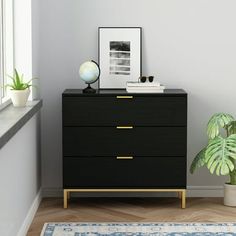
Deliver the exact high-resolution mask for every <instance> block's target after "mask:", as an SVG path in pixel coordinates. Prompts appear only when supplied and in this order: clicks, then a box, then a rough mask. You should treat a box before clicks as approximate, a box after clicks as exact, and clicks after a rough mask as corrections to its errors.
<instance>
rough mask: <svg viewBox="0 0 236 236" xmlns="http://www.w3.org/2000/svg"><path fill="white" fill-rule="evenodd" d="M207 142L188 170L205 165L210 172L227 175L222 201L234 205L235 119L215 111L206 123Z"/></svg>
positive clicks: (235, 164)
mask: <svg viewBox="0 0 236 236" xmlns="http://www.w3.org/2000/svg"><path fill="white" fill-rule="evenodd" d="M207 135H208V139H209V140H208V144H207V145H206V146H205V147H204V148H203V149H202V150H201V151H200V152H199V153H198V154H197V155H196V157H195V158H194V160H193V162H192V164H191V167H190V172H191V173H192V174H193V173H194V171H195V170H196V169H197V168H199V167H202V166H206V167H207V168H208V169H209V171H210V173H211V174H214V173H215V174H216V175H218V176H220V175H229V177H230V182H229V183H226V184H225V188H224V194H225V198H224V203H225V205H228V206H236V120H235V119H234V117H233V116H232V115H230V114H226V113H217V114H215V115H213V116H212V117H211V119H210V120H209V122H208V124H207Z"/></svg>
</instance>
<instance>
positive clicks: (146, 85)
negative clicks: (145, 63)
mask: <svg viewBox="0 0 236 236" xmlns="http://www.w3.org/2000/svg"><path fill="white" fill-rule="evenodd" d="M160 85H161V84H160V83H159V82H157V81H154V82H151V83H150V82H145V83H141V82H127V83H126V86H127V87H155V86H160Z"/></svg>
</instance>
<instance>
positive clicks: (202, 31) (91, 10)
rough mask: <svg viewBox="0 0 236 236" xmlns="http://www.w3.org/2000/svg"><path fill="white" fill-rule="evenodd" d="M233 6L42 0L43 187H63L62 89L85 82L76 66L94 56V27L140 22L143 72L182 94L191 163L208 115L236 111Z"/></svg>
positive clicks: (200, 179) (192, 1) (216, 182)
mask: <svg viewBox="0 0 236 236" xmlns="http://www.w3.org/2000/svg"><path fill="white" fill-rule="evenodd" d="M235 9H236V1H234V0H138V1H137V0H119V1H114V0H99V1H98V0H97V1H94V0H86V1H84V0H69V1H68V0H40V77H41V83H42V98H43V99H44V104H45V105H44V108H43V112H42V154H43V186H44V188H49V189H50V188H60V187H61V186H62V161H61V159H62V153H61V147H62V145H61V93H62V92H63V90H64V89H66V88H80V87H83V86H84V85H83V83H82V82H81V81H80V80H79V79H78V74H77V71H78V68H79V65H80V64H81V63H82V62H83V61H85V60H88V59H97V28H98V27H99V26H141V27H143V72H144V74H146V75H153V74H154V75H156V76H158V78H159V80H160V81H161V82H162V83H163V84H165V85H166V86H167V87H176V88H184V89H185V90H186V91H187V92H188V94H189V112H188V115H189V122H188V128H189V129H188V163H190V162H191V160H192V159H193V157H194V155H195V154H196V153H197V152H198V150H199V149H200V148H201V147H202V146H203V145H204V144H205V142H206V134H205V128H206V123H207V121H208V118H209V117H210V116H211V115H212V114H213V113H214V112H218V111H225V112H230V113H232V114H233V115H236V112H235V109H234V106H235V99H236V93H235V87H236V56H235V55H236V31H235V22H236V14H235ZM223 182H224V178H218V177H215V176H211V175H210V174H208V172H207V171H206V170H200V171H198V172H197V173H196V174H195V175H194V176H192V175H188V185H190V186H212V188H215V187H216V188H217V186H220V185H222V183H223ZM214 186H215V187H214ZM203 188H204V187H203ZM205 188H206V189H207V188H208V187H205Z"/></svg>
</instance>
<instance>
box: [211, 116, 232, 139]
mask: <svg viewBox="0 0 236 236" xmlns="http://www.w3.org/2000/svg"><path fill="white" fill-rule="evenodd" d="M233 120H234V117H233V116H232V115H230V114H226V113H217V114H215V115H213V116H212V117H211V119H210V120H209V122H208V124H207V135H208V137H209V138H210V139H214V138H215V137H217V136H218V135H219V132H220V128H226V127H227V125H228V124H229V123H230V122H232V121H233Z"/></svg>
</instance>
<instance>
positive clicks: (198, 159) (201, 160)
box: [190, 148, 206, 174]
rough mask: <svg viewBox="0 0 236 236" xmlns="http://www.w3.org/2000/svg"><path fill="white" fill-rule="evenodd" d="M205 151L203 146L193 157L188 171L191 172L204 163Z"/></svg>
mask: <svg viewBox="0 0 236 236" xmlns="http://www.w3.org/2000/svg"><path fill="white" fill-rule="evenodd" d="M205 152H206V148H203V149H202V150H201V151H200V152H199V153H198V154H197V155H196V157H195V158H194V160H193V162H192V164H191V166H190V173H191V174H193V173H194V171H195V170H196V169H197V168H199V167H202V166H204V165H205V164H206V162H205Z"/></svg>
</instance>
